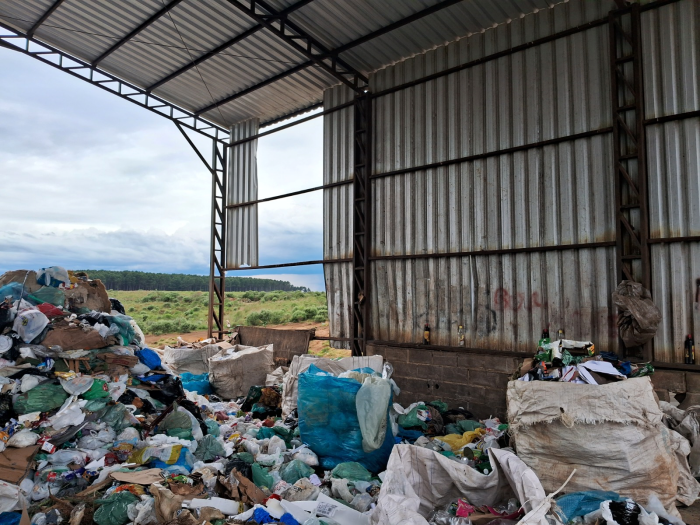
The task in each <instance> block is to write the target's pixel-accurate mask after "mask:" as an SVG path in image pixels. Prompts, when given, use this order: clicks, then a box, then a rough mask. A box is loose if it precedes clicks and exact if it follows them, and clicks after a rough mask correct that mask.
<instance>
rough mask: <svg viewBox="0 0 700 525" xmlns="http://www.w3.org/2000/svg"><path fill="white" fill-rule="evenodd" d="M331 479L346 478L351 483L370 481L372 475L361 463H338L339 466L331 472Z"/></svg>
mask: <svg viewBox="0 0 700 525" xmlns="http://www.w3.org/2000/svg"><path fill="white" fill-rule="evenodd" d="M331 477H333V478H344V479H347V480H349V481H370V480H371V479H372V474H371V473H370V471H369V470H367V469H366V468H365V467H363V466H362V465H360V464H359V463H357V462H355V461H348V462H347V463H338V466H336V467H335V468H334V469H333V470H331Z"/></svg>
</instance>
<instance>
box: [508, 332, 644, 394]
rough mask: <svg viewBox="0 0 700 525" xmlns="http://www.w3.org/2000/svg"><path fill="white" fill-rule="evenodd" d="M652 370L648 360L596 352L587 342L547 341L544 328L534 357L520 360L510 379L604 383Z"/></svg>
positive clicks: (591, 344) (547, 335) (592, 345)
mask: <svg viewBox="0 0 700 525" xmlns="http://www.w3.org/2000/svg"><path fill="white" fill-rule="evenodd" d="M653 373H654V367H653V366H652V365H651V363H643V364H635V363H631V362H630V361H622V360H621V359H620V358H619V356H618V355H617V354H615V353H614V352H596V349H595V345H594V344H593V343H592V342H590V341H573V340H570V339H557V340H556V341H550V338H549V330H544V331H543V332H542V339H540V341H539V343H538V345H537V351H536V353H535V356H534V357H533V358H531V359H525V360H524V361H523V364H522V366H521V367H520V370H519V371H518V372H516V375H515V377H514V378H513V379H517V380H519V381H564V382H567V383H578V384H588V385H604V384H607V383H610V382H614V381H621V380H624V379H627V378H632V377H645V376H649V375H651V374H653Z"/></svg>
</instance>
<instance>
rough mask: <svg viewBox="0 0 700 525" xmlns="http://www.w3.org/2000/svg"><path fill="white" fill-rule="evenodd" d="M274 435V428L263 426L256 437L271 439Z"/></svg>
mask: <svg viewBox="0 0 700 525" xmlns="http://www.w3.org/2000/svg"><path fill="white" fill-rule="evenodd" d="M274 435H275V431H274V430H272V429H271V428H269V427H262V428H261V429H260V430H258V435H257V436H256V439H270V438H271V437H272V436H274Z"/></svg>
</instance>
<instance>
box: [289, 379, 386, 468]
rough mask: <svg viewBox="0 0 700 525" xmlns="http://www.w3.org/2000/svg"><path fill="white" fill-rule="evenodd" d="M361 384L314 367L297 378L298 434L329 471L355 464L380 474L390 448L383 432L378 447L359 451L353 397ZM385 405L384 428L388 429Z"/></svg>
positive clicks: (359, 439) (357, 424)
mask: <svg viewBox="0 0 700 525" xmlns="http://www.w3.org/2000/svg"><path fill="white" fill-rule="evenodd" d="M361 387H362V385H361V384H360V383H358V382H357V381H355V380H354V379H349V378H346V379H344V378H339V377H335V376H333V375H332V374H329V373H328V372H324V371H323V370H321V369H319V368H317V367H316V366H314V365H311V366H310V367H309V370H308V371H307V372H305V373H303V374H300V375H299V399H298V403H297V404H298V411H299V433H300V437H301V440H302V442H303V443H305V444H307V445H309V448H310V449H311V450H313V451H314V452H315V453H316V454H317V455H318V457H319V460H320V463H321V466H322V467H323V468H324V469H326V470H330V469H332V468H334V467H335V466H336V465H338V464H339V463H344V462H349V461H356V462H358V463H360V464H361V465H363V466H364V467H365V468H366V469H367V470H369V471H370V472H373V473H375V474H376V473H378V472H382V471H383V470H384V469H385V467H386V464H387V461H388V460H389V456H390V455H391V450H392V448H393V447H394V436H393V435H392V433H391V431H388V432H387V433H386V437H385V438H384V443H383V444H382V446H381V447H379V448H378V449H377V450H375V451H374V452H371V453H369V454H368V453H366V452H364V450H362V431H361V430H360V422H359V421H358V419H357V409H356V408H355V397H356V396H357V392H358V391H359V390H360V388H361ZM391 404H392V400H391V399H389V404H388V405H387V413H386V417H387V429H391V421H390V420H389V407H390V406H391Z"/></svg>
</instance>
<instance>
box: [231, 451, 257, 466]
mask: <svg viewBox="0 0 700 525" xmlns="http://www.w3.org/2000/svg"><path fill="white" fill-rule="evenodd" d="M232 457H234V458H237V459H240V460H241V461H245V462H246V463H248V465H252V464H253V463H255V456H253V454H251V453H250V452H239V453H238V454H234V455H233V456H232Z"/></svg>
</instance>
